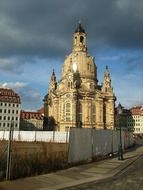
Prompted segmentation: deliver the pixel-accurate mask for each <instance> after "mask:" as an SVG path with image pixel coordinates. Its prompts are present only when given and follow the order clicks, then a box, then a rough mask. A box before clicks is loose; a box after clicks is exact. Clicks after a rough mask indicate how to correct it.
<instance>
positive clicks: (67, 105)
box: [66, 103, 71, 121]
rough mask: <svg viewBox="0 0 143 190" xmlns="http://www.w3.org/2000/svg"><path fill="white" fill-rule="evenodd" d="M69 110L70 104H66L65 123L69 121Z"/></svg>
mask: <svg viewBox="0 0 143 190" xmlns="http://www.w3.org/2000/svg"><path fill="white" fill-rule="evenodd" d="M70 110H71V105H70V103H66V121H70V120H71V119H70V115H71V113H70Z"/></svg>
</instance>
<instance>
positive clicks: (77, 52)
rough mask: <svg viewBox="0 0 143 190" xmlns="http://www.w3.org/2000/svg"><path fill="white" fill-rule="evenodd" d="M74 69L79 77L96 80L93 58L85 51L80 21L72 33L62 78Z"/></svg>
mask: <svg viewBox="0 0 143 190" xmlns="http://www.w3.org/2000/svg"><path fill="white" fill-rule="evenodd" d="M75 71H78V72H79V74H80V77H81V79H82V78H84V79H85V78H87V79H92V80H94V81H97V76H96V75H97V74H96V65H95V63H94V58H93V57H92V56H90V55H89V54H88V52H87V44H86V33H85V30H84V29H83V27H82V26H81V24H80V23H79V24H78V27H77V28H76V30H75V33H74V34H73V49H72V53H71V54H70V55H68V56H67V57H66V59H65V61H64V65H63V68H62V79H64V78H65V77H66V76H67V75H69V73H71V72H75Z"/></svg>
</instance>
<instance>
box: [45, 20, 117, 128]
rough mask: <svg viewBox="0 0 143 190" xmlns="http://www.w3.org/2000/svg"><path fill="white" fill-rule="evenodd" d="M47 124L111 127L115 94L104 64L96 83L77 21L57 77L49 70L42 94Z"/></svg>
mask: <svg viewBox="0 0 143 190" xmlns="http://www.w3.org/2000/svg"><path fill="white" fill-rule="evenodd" d="M43 101H44V118H45V120H46V121H47V122H45V125H47V127H49V126H50V127H52V129H53V130H56V131H66V130H68V129H69V128H70V127H82V128H95V129H113V128H114V115H115V113H114V111H115V101H116V97H115V94H114V92H113V88H112V85H111V77H110V72H109V69H108V67H107V66H106V68H105V72H104V76H103V83H102V85H99V84H98V79H97V66H96V64H95V60H94V57H92V56H90V55H89V54H88V50H87V34H86V32H85V30H84V28H83V27H82V25H81V23H79V24H78V26H77V28H76V30H75V32H74V34H73V48H72V52H71V53H70V54H69V55H68V56H67V57H66V59H65V60H64V64H63V67H62V74H61V79H60V81H59V82H57V80H56V75H55V72H54V71H53V73H52V75H51V79H50V83H49V89H48V94H47V95H46V96H45V97H44V100H43Z"/></svg>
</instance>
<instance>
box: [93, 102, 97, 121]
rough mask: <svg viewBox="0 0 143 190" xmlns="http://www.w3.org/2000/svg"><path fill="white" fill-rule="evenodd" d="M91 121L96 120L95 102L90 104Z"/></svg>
mask: <svg viewBox="0 0 143 190" xmlns="http://www.w3.org/2000/svg"><path fill="white" fill-rule="evenodd" d="M92 121H93V123H95V122H96V108H95V104H93V105H92Z"/></svg>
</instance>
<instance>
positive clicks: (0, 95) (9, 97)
mask: <svg viewBox="0 0 143 190" xmlns="http://www.w3.org/2000/svg"><path fill="white" fill-rule="evenodd" d="M0 102H8V103H18V104H20V103H21V101H20V96H19V95H18V94H17V93H15V92H14V91H13V90H12V89H8V88H0Z"/></svg>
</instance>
